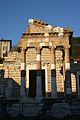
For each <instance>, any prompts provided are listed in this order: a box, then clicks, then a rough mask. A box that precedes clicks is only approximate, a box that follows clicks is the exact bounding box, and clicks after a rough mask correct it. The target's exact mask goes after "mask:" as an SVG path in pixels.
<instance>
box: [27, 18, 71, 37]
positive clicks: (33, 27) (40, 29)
mask: <svg viewBox="0 0 80 120" xmlns="http://www.w3.org/2000/svg"><path fill="white" fill-rule="evenodd" d="M71 32H72V30H70V29H69V28H61V27H59V26H52V25H50V24H48V23H46V22H43V21H41V20H36V19H29V21H28V27H27V29H26V30H25V34H27V33H59V34H58V35H59V36H62V35H63V34H64V33H71Z"/></svg>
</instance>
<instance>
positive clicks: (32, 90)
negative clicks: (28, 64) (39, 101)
mask: <svg viewBox="0 0 80 120" xmlns="http://www.w3.org/2000/svg"><path fill="white" fill-rule="evenodd" d="M41 76H42V95H43V97H45V70H41ZM36 78H37V70H29V97H30V98H35V97H36V83H37V80H36Z"/></svg>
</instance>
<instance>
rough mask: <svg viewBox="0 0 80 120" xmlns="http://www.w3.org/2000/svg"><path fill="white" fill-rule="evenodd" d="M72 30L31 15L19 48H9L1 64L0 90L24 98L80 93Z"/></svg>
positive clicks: (79, 75)
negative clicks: (72, 57) (73, 57)
mask: <svg viewBox="0 0 80 120" xmlns="http://www.w3.org/2000/svg"><path fill="white" fill-rule="evenodd" d="M72 33H73V32H72V31H71V30H70V29H69V28H61V27H58V26H52V25H49V24H47V23H46V22H42V21H40V20H35V19H29V22H28V27H27V28H26V30H25V32H24V33H23V34H22V36H21V38H20V40H19V42H18V50H17V51H9V52H8V55H7V57H4V60H3V62H2V63H1V64H0V94H1V95H5V96H6V98H7V99H9V98H12V99H14V98H17V99H22V100H23V101H26V100H27V99H29V98H33V99H43V98H57V97H66V96H77V97H79V96H80V63H78V62H74V61H73V60H72V59H71V46H72V45H71V37H72ZM2 71H3V72H2ZM2 74H4V75H2Z"/></svg>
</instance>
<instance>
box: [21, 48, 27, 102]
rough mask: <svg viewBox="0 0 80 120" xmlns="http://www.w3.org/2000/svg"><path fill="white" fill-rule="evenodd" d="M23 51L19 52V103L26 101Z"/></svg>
mask: <svg viewBox="0 0 80 120" xmlns="http://www.w3.org/2000/svg"><path fill="white" fill-rule="evenodd" d="M25 55H26V53H25V49H24V48H22V50H21V86H20V98H21V102H25V101H26V58H25Z"/></svg>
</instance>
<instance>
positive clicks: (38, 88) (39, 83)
mask: <svg viewBox="0 0 80 120" xmlns="http://www.w3.org/2000/svg"><path fill="white" fill-rule="evenodd" d="M40 50H41V48H40V47H37V48H36V53H37V54H36V62H37V63H36V65H37V76H36V81H37V83H36V98H39V99H40V98H42V78H41V57H40V56H41V55H40Z"/></svg>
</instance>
